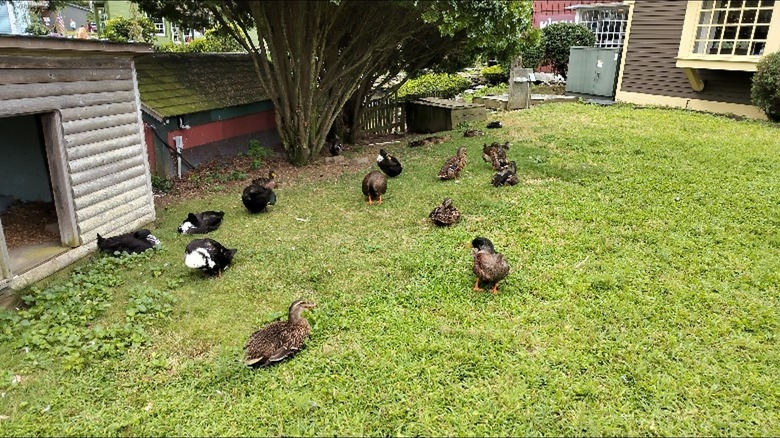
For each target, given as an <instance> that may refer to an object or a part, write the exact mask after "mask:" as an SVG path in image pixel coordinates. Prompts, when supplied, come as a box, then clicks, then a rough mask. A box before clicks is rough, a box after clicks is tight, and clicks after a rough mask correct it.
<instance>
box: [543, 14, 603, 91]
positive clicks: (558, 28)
mask: <svg viewBox="0 0 780 438" xmlns="http://www.w3.org/2000/svg"><path fill="white" fill-rule="evenodd" d="M542 41H543V44H544V60H545V61H546V63H548V64H550V65H551V66H552V68H553V69H554V70H555V72H556V73H558V74H559V75H561V76H563V77H564V78H565V77H566V72H567V70H568V69H569V49H570V48H571V47H572V46H592V45H593V44H595V42H596V37H595V36H594V35H593V32H591V31H590V29H588V28H587V27H585V26H583V25H581V24H574V23H553V24H551V25H549V26H547V27H545V28H544V29H542Z"/></svg>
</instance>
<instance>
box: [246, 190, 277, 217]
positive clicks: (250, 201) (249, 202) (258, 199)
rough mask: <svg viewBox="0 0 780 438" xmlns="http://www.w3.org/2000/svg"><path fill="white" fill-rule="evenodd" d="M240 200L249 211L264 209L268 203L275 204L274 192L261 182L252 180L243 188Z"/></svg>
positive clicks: (261, 210)
mask: <svg viewBox="0 0 780 438" xmlns="http://www.w3.org/2000/svg"><path fill="white" fill-rule="evenodd" d="M241 201H242V202H243V203H244V207H246V209H247V210H249V212H250V213H260V212H263V211H266V208H267V207H268V206H269V205H274V204H276V193H274V191H273V190H271V189H269V188H268V187H266V186H264V185H262V184H255V183H254V182H253V183H252V184H250V185H248V186H247V187H245V188H244V192H243V193H242V194H241Z"/></svg>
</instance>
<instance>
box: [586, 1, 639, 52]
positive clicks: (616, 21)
mask: <svg viewBox="0 0 780 438" xmlns="http://www.w3.org/2000/svg"><path fill="white" fill-rule="evenodd" d="M627 22H628V10H627V9H625V8H611V9H586V8H582V9H577V23H580V24H582V25H584V26H585V27H587V28H588V29H590V31H591V32H593V35H595V36H596V47H603V48H620V47H623V40H624V39H625V36H626V23H627Z"/></svg>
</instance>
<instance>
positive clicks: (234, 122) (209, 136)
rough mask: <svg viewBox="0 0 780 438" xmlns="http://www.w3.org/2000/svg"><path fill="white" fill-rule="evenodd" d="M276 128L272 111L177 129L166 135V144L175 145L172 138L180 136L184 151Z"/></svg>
mask: <svg viewBox="0 0 780 438" xmlns="http://www.w3.org/2000/svg"><path fill="white" fill-rule="evenodd" d="M275 128H276V119H275V118H274V112H273V111H264V112H262V113H255V114H250V115H248V116H242V117H236V118H233V119H227V120H220V121H218V122H212V123H206V124H204V125H198V126H193V127H192V128H190V129H177V130H175V131H171V132H169V133H168V144H170V145H171V146H174V145H175V142H174V141H173V137H175V136H179V135H181V136H182V140H184V149H189V148H194V147H197V146H202V145H204V144H208V143H212V142H215V141H219V140H224V139H226V138H232V137H238V136H240V135H246V134H251V133H253V132H260V131H267V130H270V129H275Z"/></svg>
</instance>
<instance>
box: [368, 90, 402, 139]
mask: <svg viewBox="0 0 780 438" xmlns="http://www.w3.org/2000/svg"><path fill="white" fill-rule="evenodd" d="M359 125H360V129H361V131H362V132H363V133H364V134H400V133H403V132H405V131H406V104H405V103H404V102H403V101H401V102H396V101H394V100H393V98H392V97H386V98H384V99H374V100H371V101H369V102H368V103H367V104H366V107H365V108H364V109H363V114H362V115H361V116H360V123H359Z"/></svg>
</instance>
